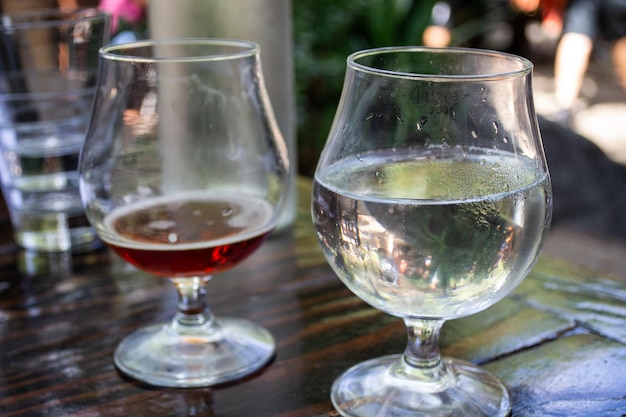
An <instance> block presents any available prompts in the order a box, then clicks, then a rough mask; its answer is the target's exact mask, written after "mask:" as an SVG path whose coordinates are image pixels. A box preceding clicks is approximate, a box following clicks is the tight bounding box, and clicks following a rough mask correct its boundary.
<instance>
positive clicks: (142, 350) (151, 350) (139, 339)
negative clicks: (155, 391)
mask: <svg viewBox="0 0 626 417" xmlns="http://www.w3.org/2000/svg"><path fill="white" fill-rule="evenodd" d="M274 346H275V344H274V339H273V337H272V335H271V334H270V333H269V332H268V331H267V330H265V329H263V328H262V327H260V326H258V325H256V324H254V323H252V322H250V321H248V320H242V319H220V320H219V325H218V326H216V328H212V329H211V330H210V331H208V332H199V331H195V332H187V333H183V332H180V331H179V332H177V331H175V330H174V329H173V327H172V325H171V324H161V325H156V326H151V327H147V328H143V329H139V330H137V331H135V332H133V333H131V334H130V335H129V336H127V337H126V338H125V339H124V340H122V342H121V343H120V344H119V346H118V347H117V349H116V351H115V356H114V361H115V365H116V366H117V368H118V369H119V370H120V371H122V372H123V373H125V374H126V375H128V376H130V377H132V378H135V379H137V380H139V381H142V382H145V383H147V384H150V385H155V386H160V387H181V388H183V387H206V386H211V385H216V384H221V383H224V382H228V381H233V380H236V379H239V378H242V377H244V376H246V375H249V374H251V373H253V372H254V371H256V370H258V369H260V368H261V367H263V366H264V365H265V364H267V363H268V362H269V361H270V360H271V359H272V357H273V356H274Z"/></svg>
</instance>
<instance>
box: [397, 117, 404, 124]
mask: <svg viewBox="0 0 626 417" xmlns="http://www.w3.org/2000/svg"><path fill="white" fill-rule="evenodd" d="M396 120H397V121H399V122H400V124H404V120H402V117H400V116H396Z"/></svg>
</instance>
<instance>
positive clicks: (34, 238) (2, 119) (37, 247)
mask: <svg viewBox="0 0 626 417" xmlns="http://www.w3.org/2000/svg"><path fill="white" fill-rule="evenodd" d="M109 27H110V17H109V15H108V14H106V13H103V12H100V11H98V10H97V9H95V8H81V9H75V10H71V11H65V10H63V11H62V10H58V9H38V10H32V11H25V12H16V13H7V14H2V15H0V40H1V41H0V179H1V180H2V192H3V194H4V198H5V201H6V204H7V207H8V209H9V213H10V216H11V221H12V225H13V229H14V236H15V241H16V243H17V244H18V245H20V246H21V247H23V248H25V249H27V250H32V251H37V252H61V251H74V252H79V251H85V250H88V249H91V248H93V247H94V246H97V244H98V239H97V236H96V234H95V232H94V230H93V228H92V227H90V225H89V223H88V222H87V220H86V218H85V215H84V210H83V208H82V204H81V201H80V195H79V193H78V172H77V164H78V153H79V151H80V148H81V146H82V143H83V141H84V137H85V131H86V128H87V122H88V120H89V115H90V113H91V106H92V101H93V96H94V91H95V83H96V76H95V74H96V69H97V64H98V50H99V48H100V47H102V46H103V45H105V44H107V43H108V42H109V36H110V29H109Z"/></svg>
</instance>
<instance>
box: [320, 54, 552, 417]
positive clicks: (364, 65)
mask: <svg viewBox="0 0 626 417" xmlns="http://www.w3.org/2000/svg"><path fill="white" fill-rule="evenodd" d="M531 77H532V64H531V63H530V62H529V61H528V60H526V59H524V58H521V57H517V56H513V55H508V54H504V53H498V52H493V51H485V50H473V49H463V48H458V49H455V48H449V49H446V48H444V49H429V48H421V47H399V48H382V49H373V50H366V51H361V52H356V53H354V54H352V55H350V56H349V57H348V60H347V72H346V77H345V83H344V88H343V93H342V97H341V100H340V103H339V107H338V109H337V113H336V116H335V120H334V123H333V126H332V129H331V131H330V134H329V137H328V140H327V142H326V145H325V147H324V150H323V151H322V155H321V158H320V161H319V163H318V166H317V170H316V172H315V182H314V190H313V203H312V215H313V221H314V223H315V228H316V231H317V237H318V239H319V242H320V244H321V247H322V249H323V251H324V254H325V255H326V258H327V260H328V262H329V263H330V265H331V266H332V268H333V269H334V271H335V272H336V274H337V275H338V276H339V278H340V279H341V280H342V281H343V283H344V284H345V285H346V286H347V287H348V288H349V289H350V290H351V291H352V292H354V293H355V294H356V295H357V296H358V297H360V298H361V299H363V300H364V301H366V302H367V303H369V304H370V305H372V306H373V307H374V308H376V309H379V310H382V311H383V312H385V313H388V314H390V315H394V316H397V317H400V318H402V319H403V320H404V323H405V324H406V328H407V331H408V343H407V347H406V350H405V351H404V353H403V354H397V355H391V356H385V357H382V358H377V359H372V360H369V361H366V362H364V363H361V364H358V365H356V366H354V367H353V368H351V369H349V370H347V371H346V372H345V373H344V374H343V375H341V376H340V377H339V378H338V379H337V380H336V381H335V383H334V384H333V387H332V391H331V392H332V393H331V399H332V402H333V405H334V406H335V408H336V409H337V410H338V411H339V413H341V415H343V416H395V417H398V416H430V417H432V416H489V417H494V416H504V415H507V414H509V413H510V410H511V401H510V397H509V395H508V393H507V389H506V388H505V386H504V385H503V384H502V383H501V382H500V381H499V380H498V379H497V378H496V377H495V376H494V375H492V374H490V373H488V372H487V371H485V370H482V369H480V368H479V367H476V366H474V365H472V364H470V363H468V362H465V361H462V360H457V359H452V358H442V357H441V355H440V351H439V334H440V329H441V327H442V325H443V324H444V321H445V320H449V319H454V318H458V317H462V316H468V315H471V314H474V313H476V312H478V311H480V310H483V309H485V308H487V307H489V306H490V305H492V304H494V303H496V302H497V301H498V300H500V299H502V298H503V297H504V296H505V295H507V294H508V293H509V292H511V291H512V290H513V289H514V288H515V287H516V286H517V285H518V284H519V283H520V282H521V281H522V279H523V278H524V277H525V276H526V275H527V273H528V272H529V270H530V268H531V267H532V266H533V264H534V263H535V261H536V259H537V256H538V254H539V252H540V250H541V248H542V246H543V243H544V240H545V237H546V234H547V231H548V228H549V224H550V218H551V207H552V197H551V186H550V179H549V174H548V168H547V166H546V160H545V156H544V152H543V148H542V143H541V138H540V134H539V130H538V124H537V119H536V114H535V110H534V105H533V100H532V93H531Z"/></svg>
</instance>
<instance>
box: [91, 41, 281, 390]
mask: <svg viewBox="0 0 626 417" xmlns="http://www.w3.org/2000/svg"><path fill="white" fill-rule="evenodd" d="M96 94H97V95H96V98H95V104H94V110H93V114H92V117H91V121H90V124H89V128H88V132H87V138H86V141H85V144H84V147H83V149H82V152H81V156H80V161H79V172H80V189H81V197H82V200H83V204H84V206H85V209H86V214H87V218H88V219H89V221H90V223H91V224H92V225H93V226H94V227H95V229H96V231H97V233H98V235H99V236H100V238H101V239H102V240H103V241H104V242H105V243H107V244H108V245H109V246H110V247H111V248H112V249H113V251H115V252H116V253H117V254H119V255H120V256H121V257H122V258H123V259H124V260H126V261H127V262H129V263H130V264H132V265H134V266H136V267H138V268H139V269H142V270H144V271H147V272H150V273H152V274H154V275H156V276H158V277H165V278H169V279H170V280H171V282H172V283H173V284H174V287H175V288H176V291H177V293H178V311H177V313H176V316H175V318H174V319H173V321H172V322H170V323H165V324H159V325H154V326H151V327H147V328H142V329H140V330H137V331H135V332H134V333H132V334H130V335H129V336H127V337H126V338H125V339H123V341H122V342H121V343H120V345H119V346H118V347H117V349H116V351H115V357H114V360H115V364H116V365H117V367H118V368H119V369H120V370H121V371H122V372H124V373H126V374H127V375H129V376H131V377H134V378H136V379H138V380H140V381H143V382H146V383H148V384H151V385H156V386H167V387H198V386H208V385H213V384H218V383H222V382H226V381H231V380H234V379H237V378H240V377H242V376H244V375H248V374H250V373H252V372H254V371H255V370H257V369H259V368H260V367H262V366H264V365H265V364H266V363H267V362H268V361H269V360H271V358H272V357H273V355H274V340H273V338H272V336H271V335H270V334H269V332H267V331H266V330H265V329H263V328H262V327H259V326H258V325H256V324H254V323H252V322H250V321H248V320H244V319H238V318H218V319H216V318H215V317H214V316H213V314H212V313H211V311H210V310H209V308H208V307H207V302H206V298H205V284H206V283H207V282H208V281H209V280H210V277H211V275H213V274H215V273H218V272H221V271H224V270H227V269H229V268H232V267H233V266H235V265H236V264H238V263H239V262H240V261H242V260H243V259H245V258H246V257H247V256H248V255H250V254H251V253H253V252H254V251H255V250H256V249H257V248H258V247H259V246H260V245H261V244H262V242H263V241H264V240H265V239H266V238H267V237H268V235H269V234H270V233H271V232H272V230H273V229H274V227H275V225H276V222H277V218H278V214H279V210H280V208H281V204H282V201H283V200H284V196H285V193H286V189H287V188H286V187H287V181H288V175H287V174H288V168H289V167H288V164H289V163H288V157H287V149H286V146H285V143H284V141H283V138H282V136H281V133H280V131H279V129H278V127H277V124H276V121H275V118H274V115H273V112H272V109H271V106H270V103H269V99H268V95H267V92H266V89H265V85H264V81H263V77H262V72H261V66H260V59H259V48H258V46H257V45H256V44H254V43H252V42H247V41H239V40H226V39H172V40H151V41H145V42H137V43H131V44H123V45H117V46H107V47H105V48H103V49H101V50H100V67H99V73H98V86H97V93H96Z"/></svg>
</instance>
